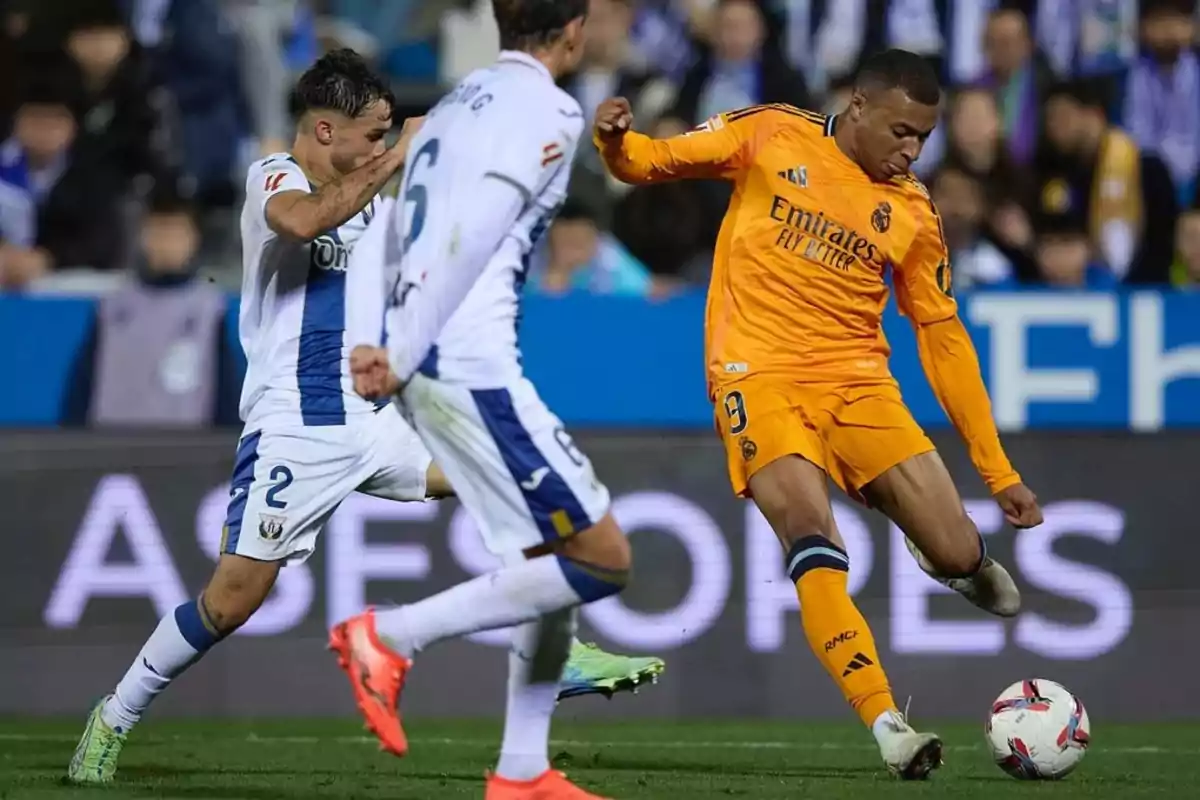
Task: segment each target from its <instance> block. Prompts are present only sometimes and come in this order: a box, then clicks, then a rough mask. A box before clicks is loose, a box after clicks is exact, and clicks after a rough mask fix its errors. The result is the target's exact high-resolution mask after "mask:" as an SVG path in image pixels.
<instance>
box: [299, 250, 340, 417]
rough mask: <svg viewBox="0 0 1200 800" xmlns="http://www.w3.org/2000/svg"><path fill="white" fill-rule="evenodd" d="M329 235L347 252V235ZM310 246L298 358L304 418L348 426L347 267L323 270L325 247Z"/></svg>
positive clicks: (329, 267) (334, 265)
mask: <svg viewBox="0 0 1200 800" xmlns="http://www.w3.org/2000/svg"><path fill="white" fill-rule="evenodd" d="M326 236H328V238H329V239H332V240H333V244H334V245H336V248H335V249H334V250H333V252H335V253H336V252H338V251H341V237H340V236H339V235H338V233H337V231H332V232H331V233H329V234H326ZM321 238H325V237H321ZM318 241H319V240H318ZM309 248H310V256H309V259H310V260H309V268H308V282H307V285H306V286H305V288H304V314H303V316H302V318H301V322H300V348H299V353H298V354H297V358H296V384H297V386H298V387H299V389H300V417H301V419H302V420H303V422H304V424H305V425H309V426H331V425H345V424H346V400H345V397H344V396H343V395H342V350H343V345H344V343H345V339H346V271H345V265H344V264H336V263H331V264H326V265H324V266H325V268H322V267H321V266H319V265H318V262H319V259H320V258H321V257H322V256H323V250H324V248H323V247H322V245H321V244H319V243H318V242H313V243H312V244H310V245H309ZM339 267H340V269H339Z"/></svg>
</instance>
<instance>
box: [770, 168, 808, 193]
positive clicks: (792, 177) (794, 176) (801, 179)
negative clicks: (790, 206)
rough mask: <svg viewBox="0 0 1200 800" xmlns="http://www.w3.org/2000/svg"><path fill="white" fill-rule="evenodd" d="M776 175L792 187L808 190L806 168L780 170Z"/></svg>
mask: <svg viewBox="0 0 1200 800" xmlns="http://www.w3.org/2000/svg"><path fill="white" fill-rule="evenodd" d="M777 174H778V175H779V177H781V178H783V179H784V180H785V181H787V182H788V183H790V184H792V185H794V186H799V187H800V188H801V189H807V188H808V167H792V168H791V169H785V170H780V171H779V172H778V173H777Z"/></svg>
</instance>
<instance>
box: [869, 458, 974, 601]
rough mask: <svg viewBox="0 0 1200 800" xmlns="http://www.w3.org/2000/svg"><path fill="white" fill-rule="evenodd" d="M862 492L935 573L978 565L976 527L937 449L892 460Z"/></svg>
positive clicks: (959, 573) (963, 571)
mask: <svg viewBox="0 0 1200 800" xmlns="http://www.w3.org/2000/svg"><path fill="white" fill-rule="evenodd" d="M865 494H866V496H867V499H868V500H869V501H870V503H871V505H872V506H874V507H875V508H878V509H879V510H880V511H882V512H883V513H884V514H885V515H886V516H887V517H888V518H889V519H891V520H892V521H893V522H895V523H896V525H897V526H898V527H899V528H900V530H901V531H903V532H904V534H905V535H906V536H907V537H908V538H909V539H911V540H912V542H913V543H914V544H916V546H917V547H918V548H920V550H921V552H922V553H923V554H924V555H925V558H927V559H929V562H930V564H932V565H933V566H934V567H935V568H936V569H937V571H938V574H940V575H943V576H946V577H963V576H967V575H971V574H973V573H974V572H975V571H976V570H977V569H979V565H980V561H981V560H982V558H983V555H982V549H981V548H982V543H981V540H980V538H979V531H978V529H977V528H976V527H975V523H974V522H972V521H971V518H970V517H968V516H967V512H966V510H965V509H964V508H963V504H962V498H961V497H960V496H959V494H958V489H957V488H956V487H955V485H954V481H953V479H952V478H951V477H950V473H949V471H948V470H947V469H946V466H945V464H943V463H942V460H941V458H940V457H938V455H937V453H923V454H921V455H919V456H914V457H912V458H909V459H907V460H905V461H903V462H901V463H899V464H897V465H896V466H894V467H892V468H891V469H889V470H888V471H887V472H885V473H883V474H882V475H880V476H879V477H878V478H876V479H875V480H874V481H872V482H871V483H870V484H869V485H868V486H867V487H865Z"/></svg>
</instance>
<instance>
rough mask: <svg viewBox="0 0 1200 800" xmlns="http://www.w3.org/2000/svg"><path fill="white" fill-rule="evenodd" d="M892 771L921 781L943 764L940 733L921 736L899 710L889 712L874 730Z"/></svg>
mask: <svg viewBox="0 0 1200 800" xmlns="http://www.w3.org/2000/svg"><path fill="white" fill-rule="evenodd" d="M871 731H872V733H874V734H875V741H876V742H878V743H879V754H880V755H881V756H883V763H884V764H887V768H888V772H891V773H892V774H893V775H896V776H898V777H900V778H902V779H903V780H906V781H921V780H925V778H927V777H929V773H931V772H933V771H934V770H935V769H937V768H938V767H940V766H941V765H942V740H941V738H939V737H938V735H937V734H936V733H917V732H916V731H915V730H913V728H912V726H911V725H909V724H908V720H907V719H906V718H905V716H904V715H903V714H901V713H900V712H899V711H889V712H887V713H886V714H885V715H884V716H882V717H880V718H879V719H878V720H877V721H876V722H875V724H874V725H873V726H872V729H871Z"/></svg>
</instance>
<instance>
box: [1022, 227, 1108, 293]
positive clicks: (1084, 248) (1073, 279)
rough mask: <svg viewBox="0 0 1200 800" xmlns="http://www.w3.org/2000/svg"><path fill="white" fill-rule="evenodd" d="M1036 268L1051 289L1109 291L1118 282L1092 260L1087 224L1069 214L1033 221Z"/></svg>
mask: <svg viewBox="0 0 1200 800" xmlns="http://www.w3.org/2000/svg"><path fill="white" fill-rule="evenodd" d="M1035 227H1036V229H1037V247H1036V253H1037V256H1036V257H1037V268H1038V274H1039V275H1040V276H1041V280H1042V282H1043V283H1044V284H1045V285H1046V286H1047V287H1049V288H1052V289H1091V290H1095V289H1112V288H1114V287H1115V286H1116V285H1117V279H1116V277H1115V276H1114V275H1113V273H1112V271H1111V270H1109V269H1108V268H1107V267H1106V266H1104V265H1103V264H1100V263H1098V262H1096V261H1095V260H1094V259H1093V258H1092V247H1091V243H1090V242H1089V240H1088V227H1087V223H1086V222H1085V221H1084V220H1083V219H1082V218H1081V217H1079V216H1077V215H1075V214H1072V213H1069V212H1068V213H1062V214H1056V213H1048V214H1042V215H1040V216H1038V217H1037V218H1036V222H1035Z"/></svg>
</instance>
